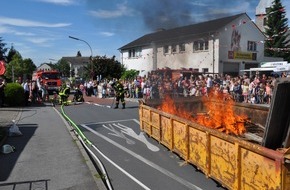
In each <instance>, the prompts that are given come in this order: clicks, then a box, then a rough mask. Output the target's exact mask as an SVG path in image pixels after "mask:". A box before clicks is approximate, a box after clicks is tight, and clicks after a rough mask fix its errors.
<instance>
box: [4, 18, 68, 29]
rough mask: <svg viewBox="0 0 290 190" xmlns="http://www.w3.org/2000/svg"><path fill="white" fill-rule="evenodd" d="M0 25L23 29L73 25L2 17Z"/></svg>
mask: <svg viewBox="0 0 290 190" xmlns="http://www.w3.org/2000/svg"><path fill="white" fill-rule="evenodd" d="M0 25H12V26H22V27H48V28H57V27H66V26H70V25H71V23H54V24H51V23H45V22H37V21H31V20H25V19H18V18H9V17H0Z"/></svg>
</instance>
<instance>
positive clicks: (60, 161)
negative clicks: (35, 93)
mask: <svg viewBox="0 0 290 190" xmlns="http://www.w3.org/2000/svg"><path fill="white" fill-rule="evenodd" d="M12 120H16V124H17V126H18V127H19V129H20V131H21V132H22V134H23V135H22V136H17V137H8V138H7V139H6V141H5V142H4V144H9V145H12V146H14V147H15V148H16V149H15V152H13V153H10V154H2V153H0V189H1V190H5V189H7V190H8V189H9V190H10V189H15V190H17V189H24V190H26V189H27V190H28V189H46V190H48V189H53V190H58V189H82V190H83V189H84V190H86V189H87V190H93V189H97V190H98V189H99V190H103V189H106V188H105V186H104V184H103V182H102V180H101V178H100V175H99V173H98V172H97V171H96V170H95V168H94V166H93V164H92V162H91V161H90V158H89V157H88V156H87V154H86V152H85V150H84V149H83V147H82V145H81V143H80V142H79V141H78V139H77V138H76V136H75V135H74V133H72V132H70V129H71V128H70V126H67V124H66V122H65V121H64V120H63V118H62V117H61V115H60V114H59V113H58V112H57V111H56V110H55V109H54V107H52V106H51V105H50V104H47V106H36V107H34V106H30V107H24V108H8V107H2V108H0V127H3V126H7V129H8V128H9V127H10V126H11V124H12Z"/></svg>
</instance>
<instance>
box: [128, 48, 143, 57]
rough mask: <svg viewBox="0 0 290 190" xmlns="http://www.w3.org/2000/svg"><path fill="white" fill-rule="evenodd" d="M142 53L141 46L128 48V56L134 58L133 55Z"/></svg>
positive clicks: (138, 55)
mask: <svg viewBox="0 0 290 190" xmlns="http://www.w3.org/2000/svg"><path fill="white" fill-rule="evenodd" d="M141 55H142V49H141V48H135V49H130V50H129V57H130V58H134V57H140V56H141Z"/></svg>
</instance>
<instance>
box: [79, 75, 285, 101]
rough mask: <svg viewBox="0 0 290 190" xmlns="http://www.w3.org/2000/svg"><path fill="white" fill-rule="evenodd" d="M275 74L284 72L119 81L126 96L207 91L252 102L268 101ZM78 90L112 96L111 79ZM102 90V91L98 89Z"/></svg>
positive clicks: (154, 95) (276, 76)
mask: <svg viewBox="0 0 290 190" xmlns="http://www.w3.org/2000/svg"><path fill="white" fill-rule="evenodd" d="M278 77H287V76H286V75H283V74H281V75H266V74H260V75H259V74H256V75H254V76H251V77H250V76H248V75H247V74H246V73H245V74H244V75H242V76H231V75H219V74H215V75H208V74H199V75H190V76H183V75H182V74H181V75H180V77H179V78H178V79H176V80H172V78H171V77H170V76H166V75H165V76H163V75H149V77H146V78H145V77H136V78H135V79H134V80H122V83H123V85H124V87H125V89H126V91H127V93H126V97H127V98H144V99H156V98H161V99H162V98H164V97H165V96H166V95H170V96H172V97H193V96H208V94H209V92H210V91H214V92H215V93H221V94H223V96H224V97H225V98H231V99H233V100H234V101H236V102H244V103H252V104H270V102H271V99H272V95H273V89H274V86H275V83H276V79H277V78H278ZM80 88H81V90H82V91H83V92H84V93H85V94H86V95H88V96H98V94H99V93H101V94H102V98H106V97H112V96H114V91H113V89H112V88H111V86H110V81H109V80H107V79H103V80H102V81H88V82H85V83H84V84H81V85H80ZM100 91H101V92H100Z"/></svg>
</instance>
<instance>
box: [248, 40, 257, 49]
mask: <svg viewBox="0 0 290 190" xmlns="http://www.w3.org/2000/svg"><path fill="white" fill-rule="evenodd" d="M247 49H248V51H257V42H253V41H248V48H247Z"/></svg>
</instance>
